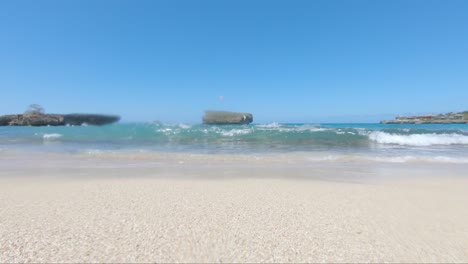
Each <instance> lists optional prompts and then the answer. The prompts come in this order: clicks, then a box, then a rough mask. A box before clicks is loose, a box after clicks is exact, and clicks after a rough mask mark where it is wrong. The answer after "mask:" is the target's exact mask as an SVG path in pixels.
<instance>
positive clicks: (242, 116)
mask: <svg viewBox="0 0 468 264" xmlns="http://www.w3.org/2000/svg"><path fill="white" fill-rule="evenodd" d="M252 122H253V116H252V114H249V113H235V112H226V111H206V112H205V115H204V116H203V123H204V124H211V125H229V124H232V125H235V124H250V123H252Z"/></svg>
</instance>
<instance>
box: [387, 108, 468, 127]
mask: <svg viewBox="0 0 468 264" xmlns="http://www.w3.org/2000/svg"><path fill="white" fill-rule="evenodd" d="M380 123H381V124H468V111H465V112H460V113H447V114H438V115H422V116H398V117H396V118H395V119H392V120H382V121H380Z"/></svg>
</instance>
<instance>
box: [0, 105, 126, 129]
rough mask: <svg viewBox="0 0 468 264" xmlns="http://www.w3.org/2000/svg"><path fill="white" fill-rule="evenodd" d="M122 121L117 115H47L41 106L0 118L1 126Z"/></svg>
mask: <svg viewBox="0 0 468 264" xmlns="http://www.w3.org/2000/svg"><path fill="white" fill-rule="evenodd" d="M119 120H120V117H119V116H115V115H99V114H46V113H44V108H42V107H41V106H39V105H31V106H29V109H28V110H27V111H26V112H25V113H24V114H16V115H4V116H0V126H65V125H72V126H80V125H83V124H87V125H105V124H110V123H114V122H117V121H119Z"/></svg>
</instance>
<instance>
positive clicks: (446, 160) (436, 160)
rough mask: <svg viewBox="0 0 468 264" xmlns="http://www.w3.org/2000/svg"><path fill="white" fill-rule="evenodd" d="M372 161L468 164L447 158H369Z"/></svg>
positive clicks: (466, 161)
mask: <svg viewBox="0 0 468 264" xmlns="http://www.w3.org/2000/svg"><path fill="white" fill-rule="evenodd" d="M367 159H368V160H370V161H376V162H384V163H407V162H429V163H455V164H468V158H460V157H458V158H456V157H447V156H400V157H398V156H395V157H368V158H367Z"/></svg>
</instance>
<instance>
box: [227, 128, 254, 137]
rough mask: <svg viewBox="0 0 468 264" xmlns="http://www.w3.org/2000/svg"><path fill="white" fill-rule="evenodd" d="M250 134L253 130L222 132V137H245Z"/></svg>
mask: <svg viewBox="0 0 468 264" xmlns="http://www.w3.org/2000/svg"><path fill="white" fill-rule="evenodd" d="M250 132H252V130H250V129H231V130H228V131H220V133H221V135H223V136H228V137H232V136H236V135H245V134H248V133H250Z"/></svg>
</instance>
